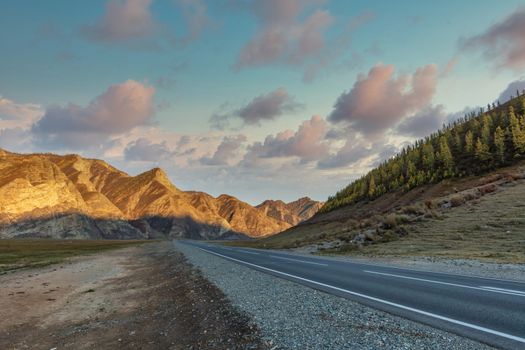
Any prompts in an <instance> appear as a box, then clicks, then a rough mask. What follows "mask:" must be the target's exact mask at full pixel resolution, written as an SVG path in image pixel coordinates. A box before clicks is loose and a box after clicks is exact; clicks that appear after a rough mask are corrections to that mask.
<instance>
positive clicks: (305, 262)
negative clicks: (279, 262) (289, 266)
mask: <svg viewBox="0 0 525 350" xmlns="http://www.w3.org/2000/svg"><path fill="white" fill-rule="evenodd" d="M270 256H271V257H272V258H277V259H283V260H290V261H297V262H300V263H304V264H312V265H320V266H328V264H321V263H316V262H313V261H306V260H299V259H292V258H285V257H284V256H278V255H270Z"/></svg>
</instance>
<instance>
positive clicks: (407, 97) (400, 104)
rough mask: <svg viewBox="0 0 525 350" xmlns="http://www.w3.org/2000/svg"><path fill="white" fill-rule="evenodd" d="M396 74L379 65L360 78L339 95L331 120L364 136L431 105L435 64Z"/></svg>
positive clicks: (390, 66) (434, 86) (435, 82)
mask: <svg viewBox="0 0 525 350" xmlns="http://www.w3.org/2000/svg"><path fill="white" fill-rule="evenodd" d="M394 72H395V68H394V66H392V65H381V64H380V65H377V66H375V67H373V68H372V69H371V70H370V71H369V72H368V75H367V76H360V77H359V79H358V80H357V82H356V83H355V84H354V86H353V87H352V89H351V90H350V91H348V92H345V93H343V94H342V95H341V96H339V98H338V99H337V101H336V103H335V105H334V110H333V111H332V113H331V114H330V115H329V117H328V120H329V121H331V122H334V123H340V122H345V123H347V124H348V125H350V126H351V127H352V128H353V129H355V130H357V131H360V132H363V133H374V132H380V131H383V130H385V129H387V128H389V127H391V126H393V125H394V124H396V123H397V122H398V121H399V120H400V119H401V118H403V117H405V116H407V115H409V114H410V113H416V112H418V111H419V110H421V109H422V108H423V107H425V106H427V105H428V104H429V103H430V101H431V100H432V97H433V96H434V93H435V90H436V84H437V67H436V66H435V65H427V66H424V67H421V68H419V69H417V70H416V72H415V73H413V74H403V75H398V76H397V77H396V76H394Z"/></svg>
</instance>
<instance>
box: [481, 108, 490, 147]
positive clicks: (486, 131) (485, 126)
mask: <svg viewBox="0 0 525 350" xmlns="http://www.w3.org/2000/svg"><path fill="white" fill-rule="evenodd" d="M491 126H492V118H491V117H490V115H489V114H485V115H484V116H483V123H482V127H481V141H482V142H483V143H484V144H486V145H490V141H491V138H490V136H491V135H490V128H491Z"/></svg>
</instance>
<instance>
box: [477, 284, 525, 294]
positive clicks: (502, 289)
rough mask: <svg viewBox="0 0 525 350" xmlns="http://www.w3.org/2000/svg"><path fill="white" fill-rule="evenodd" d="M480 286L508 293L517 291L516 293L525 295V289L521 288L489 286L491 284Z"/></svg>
mask: <svg viewBox="0 0 525 350" xmlns="http://www.w3.org/2000/svg"><path fill="white" fill-rule="evenodd" d="M480 288H485V289H493V290H499V291H502V292H507V293H516V294H519V295H523V296H525V291H521V290H514V289H505V288H496V287H489V286H480Z"/></svg>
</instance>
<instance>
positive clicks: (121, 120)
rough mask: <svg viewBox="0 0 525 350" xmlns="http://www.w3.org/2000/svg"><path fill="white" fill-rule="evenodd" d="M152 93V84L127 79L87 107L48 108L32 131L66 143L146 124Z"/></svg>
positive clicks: (96, 137) (121, 131)
mask: <svg viewBox="0 0 525 350" xmlns="http://www.w3.org/2000/svg"><path fill="white" fill-rule="evenodd" d="M154 93H155V89H154V88H153V87H152V86H149V85H145V84H142V83H139V82H137V81H134V80H127V81H125V82H123V83H121V84H116V85H112V86H110V87H109V88H108V89H107V90H106V91H105V92H104V93H103V94H101V95H99V96H97V97H96V98H95V99H93V101H91V102H90V103H89V105H87V106H86V107H82V106H78V105H75V104H72V103H70V104H69V105H67V106H65V107H62V106H52V107H49V108H48V109H47V110H46V113H45V114H44V116H43V117H42V118H41V119H40V120H38V121H37V122H36V123H35V125H34V126H33V132H34V133H35V134H37V135H39V136H40V137H41V138H44V139H47V140H53V142H58V143H64V144H66V145H69V146H75V145H77V143H78V146H81V145H82V144H84V143H85V142H88V143H89V142H91V143H93V142H96V141H97V140H100V139H105V138H106V137H107V135H112V134H120V133H124V132H126V131H129V130H131V129H132V128H134V127H136V126H140V125H147V124H149V123H150V122H151V120H152V118H153V114H154V111H155V109H154V103H153V95H154Z"/></svg>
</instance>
